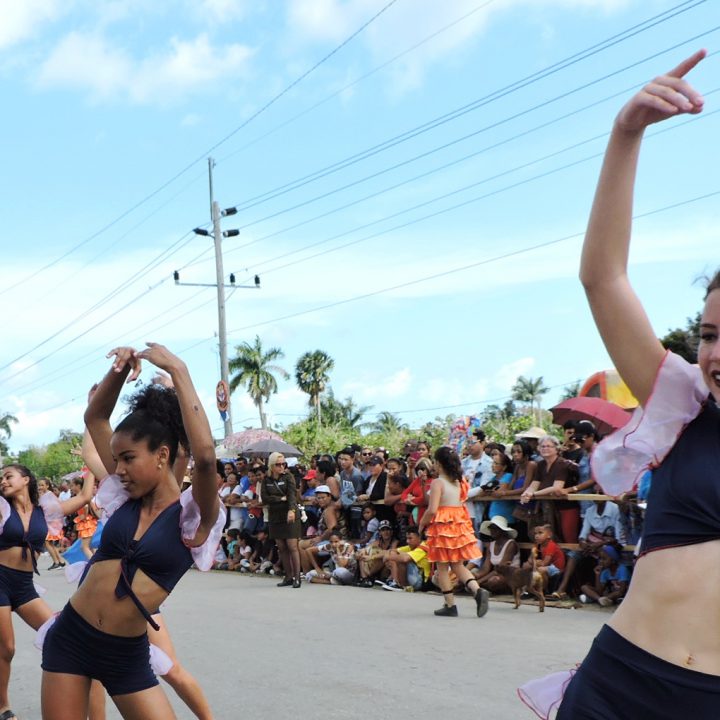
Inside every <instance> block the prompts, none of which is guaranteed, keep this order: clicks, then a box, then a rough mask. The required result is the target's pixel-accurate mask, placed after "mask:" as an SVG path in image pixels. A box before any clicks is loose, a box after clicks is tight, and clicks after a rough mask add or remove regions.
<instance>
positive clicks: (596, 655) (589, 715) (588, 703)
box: [556, 625, 720, 720]
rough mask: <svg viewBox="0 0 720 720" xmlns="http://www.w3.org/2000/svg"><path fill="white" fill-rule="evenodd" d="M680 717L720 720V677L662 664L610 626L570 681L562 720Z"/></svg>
mask: <svg viewBox="0 0 720 720" xmlns="http://www.w3.org/2000/svg"><path fill="white" fill-rule="evenodd" d="M678 718H692V720H717V719H718V718H720V676H717V675H708V674H706V673H700V672H695V671H694V670H688V669H686V668H683V667H680V666H679V665H674V664H673V663H669V662H667V660H662V659H661V658H659V657H656V656H655V655H651V654H650V653H649V652H647V651H646V650H643V649H642V648H639V647H637V646H636V645H633V644H632V643H631V642H629V641H628V640H626V639H625V638H624V637H622V635H619V634H618V633H617V632H615V630H613V629H612V628H611V627H609V626H608V625H605V626H604V627H603V629H602V630H601V631H600V633H599V634H598V636H597V637H596V638H595V640H594V641H593V644H592V647H591V648H590V652H589V653H588V655H587V657H586V658H585V660H584V661H583V663H582V665H581V666H580V668H579V670H578V671H577V673H576V674H575V675H574V676H573V679H572V680H571V681H570V684H569V685H568V687H567V690H566V691H565V695H564V696H563V701H562V705H561V706H560V709H559V710H558V714H557V718H556V720H678Z"/></svg>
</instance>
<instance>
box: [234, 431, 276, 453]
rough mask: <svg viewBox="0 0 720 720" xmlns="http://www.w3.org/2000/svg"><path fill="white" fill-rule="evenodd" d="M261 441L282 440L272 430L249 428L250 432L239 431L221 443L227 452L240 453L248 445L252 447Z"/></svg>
mask: <svg viewBox="0 0 720 720" xmlns="http://www.w3.org/2000/svg"><path fill="white" fill-rule="evenodd" d="M261 440H282V438H281V437H280V435H278V434H277V433H276V432H273V431H272V430H262V429H261V428H251V429H250V430H241V431H240V432H236V433H233V434H232V435H228V437H226V438H225V440H224V441H223V446H224V447H226V448H227V449H228V450H235V451H238V452H241V451H244V450H245V448H246V447H248V446H249V445H253V444H254V443H257V442H260V441H261Z"/></svg>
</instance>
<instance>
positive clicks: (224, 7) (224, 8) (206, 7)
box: [190, 0, 248, 23]
mask: <svg viewBox="0 0 720 720" xmlns="http://www.w3.org/2000/svg"><path fill="white" fill-rule="evenodd" d="M190 5H191V7H192V8H193V9H194V10H195V12H196V14H197V15H198V16H200V17H205V18H208V19H210V20H214V21H216V22H221V23H224V22H230V21H232V20H236V21H237V20H242V19H243V18H244V17H245V14H246V12H247V10H248V3H247V0H201V2H200V5H199V7H198V4H197V2H191V4H190Z"/></svg>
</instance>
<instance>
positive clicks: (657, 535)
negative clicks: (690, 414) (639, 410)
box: [642, 397, 720, 555]
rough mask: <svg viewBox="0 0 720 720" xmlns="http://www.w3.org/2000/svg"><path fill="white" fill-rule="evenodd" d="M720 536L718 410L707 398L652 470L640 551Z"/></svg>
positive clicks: (688, 543)
mask: <svg viewBox="0 0 720 720" xmlns="http://www.w3.org/2000/svg"><path fill="white" fill-rule="evenodd" d="M718 539H720V408H718V406H717V404H716V403H715V401H714V400H713V399H712V397H711V398H710V399H709V400H707V402H706V403H705V405H704V406H703V408H702V410H701V411H700V414H699V415H698V416H697V417H696V418H695V419H694V420H693V421H692V422H691V423H690V424H689V425H687V427H686V428H685V429H684V430H683V432H682V434H681V435H680V437H679V438H678V440H677V442H676V443H675V445H674V446H673V448H672V450H671V451H670V453H669V454H668V455H667V457H666V458H665V459H664V460H663V462H662V464H661V465H660V466H659V467H658V468H655V469H654V470H653V471H652V485H651V486H650V494H649V496H648V501H647V511H646V513H645V528H644V532H643V540H642V554H643V555H644V554H646V553H648V552H651V551H652V550H659V549H661V548H666V547H678V546H681V545H694V544H696V543H702V542H708V541H710V540H718Z"/></svg>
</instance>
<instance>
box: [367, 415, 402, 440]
mask: <svg viewBox="0 0 720 720" xmlns="http://www.w3.org/2000/svg"><path fill="white" fill-rule="evenodd" d="M407 427H408V426H407V424H406V423H404V422H402V421H401V420H400V418H399V417H398V416H397V415H393V413H391V412H388V411H387V410H383V411H382V412H381V413H379V414H378V416H377V420H376V421H375V422H374V423H373V424H372V426H371V430H372V432H377V433H382V434H384V435H390V434H392V433H397V432H401V431H402V430H407Z"/></svg>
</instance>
